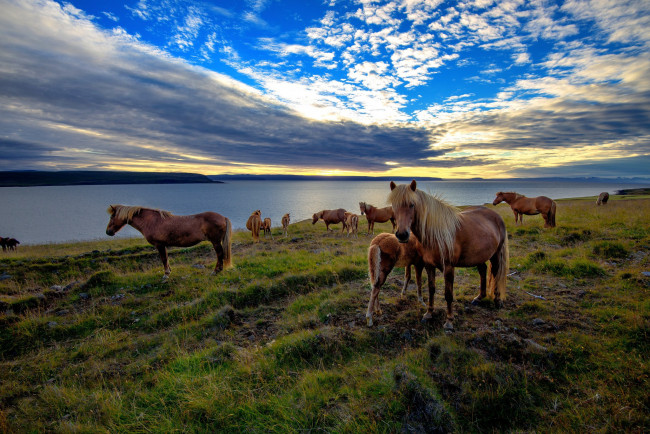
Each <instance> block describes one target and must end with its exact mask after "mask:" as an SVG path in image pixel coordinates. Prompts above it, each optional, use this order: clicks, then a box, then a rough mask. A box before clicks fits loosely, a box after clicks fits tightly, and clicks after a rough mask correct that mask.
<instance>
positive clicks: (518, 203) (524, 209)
mask: <svg viewBox="0 0 650 434" xmlns="http://www.w3.org/2000/svg"><path fill="white" fill-rule="evenodd" d="M501 202H505V203H507V204H508V205H510V208H512V212H513V213H514V214H515V225H516V224H517V220H519V222H520V223H521V224H522V225H523V224H524V214H526V215H537V214H541V215H542V217H543V218H544V227H545V228H554V227H555V210H556V207H557V206H556V204H555V201H554V200H553V199H550V198H548V197H546V196H537V197H526V196H524V195H523V194H519V193H515V192H514V191H509V192H503V191H500V192H498V193H497V197H496V198H495V199H494V202H492V205H498V204H499V203H501Z"/></svg>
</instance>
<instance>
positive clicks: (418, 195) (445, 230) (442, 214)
mask: <svg viewBox="0 0 650 434" xmlns="http://www.w3.org/2000/svg"><path fill="white" fill-rule="evenodd" d="M388 203H389V204H391V205H392V206H393V208H395V207H399V206H404V205H406V206H409V205H410V204H411V203H412V204H413V205H414V206H415V214H416V219H415V220H414V224H415V225H416V227H418V229H419V232H420V234H419V235H418V237H420V242H421V243H422V245H423V246H425V247H428V248H432V247H434V246H437V247H438V250H439V251H440V257H441V260H442V261H443V262H444V260H445V258H446V257H451V256H452V254H453V252H454V244H455V242H456V230H457V229H458V227H459V226H460V219H461V216H460V210H459V209H458V208H456V207H455V206H453V205H451V204H449V203H447V202H446V201H445V200H443V199H441V198H440V197H437V196H434V195H430V194H427V193H425V192H423V191H422V190H416V191H413V190H411V189H410V188H409V185H407V184H402V185H398V186H396V187H395V188H394V189H393V190H392V191H391V192H390V194H389V196H388Z"/></svg>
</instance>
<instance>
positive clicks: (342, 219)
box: [106, 180, 609, 329]
mask: <svg viewBox="0 0 650 434" xmlns="http://www.w3.org/2000/svg"><path fill="white" fill-rule="evenodd" d="M608 198H609V195H608V194H607V193H602V194H601V195H600V196H599V198H598V202H597V204H598V205H600V204H606V203H607V200H608ZM500 202H506V203H507V204H509V205H510V207H511V208H512V211H513V213H514V215H515V224H517V223H519V224H523V215H537V214H541V215H542V217H543V219H544V226H545V227H548V228H552V227H555V225H556V223H555V214H556V209H557V205H556V203H555V201H553V200H552V199H549V198H548V197H545V196H539V197H533V198H528V197H526V196H523V195H520V194H517V193H514V192H498V193H497V194H496V198H495V199H494V201H493V205H497V204H499V203H500ZM388 203H390V206H387V207H385V208H376V207H374V206H372V205H370V204H367V203H365V202H360V203H359V209H360V212H361V215H365V216H366V219H367V220H368V234H369V235H370V234H373V233H374V224H375V223H376V222H377V223H384V222H387V221H390V222H391V224H392V226H393V233H390V234H389V233H381V234H379V235H378V236H377V237H374V238H373V239H372V241H371V243H370V247H369V249H368V274H369V277H370V284H371V287H372V290H371V293H370V300H369V302H368V309H367V311H366V319H367V324H368V325H369V326H371V325H372V324H373V314H379V313H381V309H380V304H379V291H380V290H381V287H382V285H383V284H384V282H385V281H386V279H387V277H388V275H389V274H390V272H391V271H392V270H393V268H394V267H396V266H398V267H404V268H405V271H404V273H405V275H404V286H403V288H402V294H404V293H405V291H406V288H407V286H408V284H409V282H410V279H411V265H413V266H414V268H415V273H416V276H415V277H416V285H417V291H418V301H419V302H420V303H422V304H423V305H424V306H426V308H427V311H426V313H425V314H424V316H423V319H422V320H423V321H426V320H429V319H430V318H432V316H433V300H434V293H435V289H436V288H435V274H436V270H439V271H440V272H441V273H442V276H443V278H444V285H445V287H444V298H445V301H446V303H447V315H446V322H445V324H444V328H445V329H453V318H454V314H453V310H452V302H453V289H454V275H455V269H456V268H457V267H476V268H477V270H478V273H479V276H480V286H479V292H478V294H477V295H476V297H475V298H474V299H473V301H472V303H473V304H476V303H478V302H479V301H480V300H482V299H484V298H485V297H487V296H491V297H492V296H493V297H494V303H495V306H497V307H499V306H501V304H502V300H503V298H504V297H505V295H506V276H507V274H508V267H509V264H508V261H509V254H508V234H507V231H506V226H505V223H504V221H503V218H501V216H500V215H499V214H498V213H496V212H495V211H493V210H491V209H489V208H487V207H485V206H472V207H468V208H465V209H463V210H461V209H459V208H457V207H455V206H453V205H451V204H449V203H447V202H446V201H444V200H443V199H441V198H439V197H437V196H435V195H431V194H429V193H426V192H424V191H422V190H419V189H418V188H417V183H416V181H415V180H413V181H412V182H411V183H410V184H402V185H396V184H395V183H394V182H391V183H390V193H389V195H388ZM107 211H108V214H110V216H111V217H110V220H109V223H108V226H107V228H106V234H107V235H111V236H112V235H115V233H116V232H117V231H119V230H120V229H121V228H122V227H123V226H124V225H126V224H129V225H131V226H133V227H134V228H135V229H137V230H138V231H140V232H141V233H142V235H143V236H144V237H145V239H146V240H147V241H148V242H149V243H150V244H151V245H153V246H154V247H155V248H156V249H157V250H158V252H159V254H160V259H161V261H162V263H163V268H164V273H165V274H164V276H163V280H166V279H168V278H169V275H170V273H171V268H170V267H169V263H168V258H167V247H189V246H193V245H195V244H198V243H199V242H201V241H205V240H207V241H210V242H211V243H212V245H213V247H214V250H215V252H216V254H217V263H216V265H215V268H214V271H213V274H214V273H219V272H220V271H222V270H223V269H224V268H227V267H229V266H230V265H231V264H232V260H231V240H232V224H231V222H230V220H229V219H228V218H227V217H224V216H222V215H220V214H218V213H215V212H204V213H200V214H194V215H187V216H175V215H173V214H171V213H169V212H167V211H162V210H156V209H149V208H143V207H136V206H124V205H111V206H110V207H109V208H108V210H107ZM319 220H323V222H324V223H325V227H326V230H327V231H330V228H329V226H330V225H331V224H338V223H342V224H343V227H342V229H341V233H343V232H344V231H345V230H347V231H348V236H350V235H353V236H356V235H357V228H358V221H359V215H357V214H354V213H350V212H347V211H346V210H345V209H343V208H339V209H334V210H322V211H320V212H317V213H315V214H314V215H313V218H312V224H316V223H317V222H318V221H319ZM290 221H291V219H290V215H289V213H287V214H285V215H284V216H283V217H282V230H283V233H284V235H285V236H287V234H288V227H289V223H290ZM246 228H247V230H249V231H251V233H252V236H253V239H254V240H255V241H259V236H260V232H264V234H265V235H266V234H270V230H271V219H270V218H268V217H267V218H264V219H263V218H262V213H261V211H260V210H256V211H254V212H253V213H252V214H251V215H250V217H249V218H248V220H247V222H246ZM423 270H426V272H427V275H428V279H427V281H428V289H429V294H428V295H429V297H428V304H427V303H425V302H424V298H423V295H422V271H423Z"/></svg>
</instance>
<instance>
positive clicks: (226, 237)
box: [221, 218, 232, 268]
mask: <svg viewBox="0 0 650 434" xmlns="http://www.w3.org/2000/svg"><path fill="white" fill-rule="evenodd" d="M221 248H222V249H223V266H224V268H226V267H230V266H232V259H231V258H232V256H231V252H232V224H231V223H230V219H229V218H226V231H225V232H224V234H223V237H222V238H221Z"/></svg>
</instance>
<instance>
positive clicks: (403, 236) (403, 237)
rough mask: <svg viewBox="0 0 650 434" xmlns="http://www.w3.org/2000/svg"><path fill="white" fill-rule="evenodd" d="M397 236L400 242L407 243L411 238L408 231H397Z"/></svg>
mask: <svg viewBox="0 0 650 434" xmlns="http://www.w3.org/2000/svg"><path fill="white" fill-rule="evenodd" d="M395 236H396V237H397V241H399V242H400V243H405V242H407V241H408V240H409V233H408V232H396V233H395Z"/></svg>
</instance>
